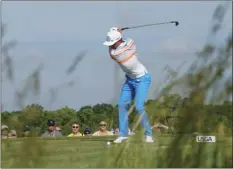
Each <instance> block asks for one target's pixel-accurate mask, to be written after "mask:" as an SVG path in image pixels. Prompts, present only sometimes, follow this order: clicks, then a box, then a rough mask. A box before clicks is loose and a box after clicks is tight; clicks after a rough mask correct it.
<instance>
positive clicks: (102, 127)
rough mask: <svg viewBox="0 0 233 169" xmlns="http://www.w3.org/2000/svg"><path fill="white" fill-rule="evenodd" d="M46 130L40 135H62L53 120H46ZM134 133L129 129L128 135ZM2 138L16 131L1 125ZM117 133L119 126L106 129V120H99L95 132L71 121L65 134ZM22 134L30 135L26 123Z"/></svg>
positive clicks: (70, 135) (10, 135)
mask: <svg viewBox="0 0 233 169" xmlns="http://www.w3.org/2000/svg"><path fill="white" fill-rule="evenodd" d="M47 126H48V127H47V130H46V131H45V132H44V133H42V134H41V137H43V138H45V137H63V136H64V135H62V129H61V127H60V126H58V125H57V124H56V122H55V120H48V122H47ZM132 134H134V133H133V132H132V131H131V130H130V129H129V135H132ZM1 135H2V139H6V138H17V133H16V131H15V130H11V131H9V128H8V126H6V125H2V128H1ZM112 135H119V128H116V129H111V130H108V126H107V122H106V121H101V122H100V123H99V129H98V130H97V131H95V132H92V130H91V129H90V128H85V129H84V130H83V132H80V124H79V123H78V122H73V123H72V125H71V133H70V134H68V135H67V137H80V136H112ZM23 136H24V137H28V136H30V128H29V126H28V125H25V126H24V128H23Z"/></svg>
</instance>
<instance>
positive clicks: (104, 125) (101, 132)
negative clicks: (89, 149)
mask: <svg viewBox="0 0 233 169" xmlns="http://www.w3.org/2000/svg"><path fill="white" fill-rule="evenodd" d="M111 135H113V134H112V133H111V132H110V131H108V130H107V123H106V122H105V121H101V122H100V128H99V130H98V131H96V132H95V133H93V136H111Z"/></svg>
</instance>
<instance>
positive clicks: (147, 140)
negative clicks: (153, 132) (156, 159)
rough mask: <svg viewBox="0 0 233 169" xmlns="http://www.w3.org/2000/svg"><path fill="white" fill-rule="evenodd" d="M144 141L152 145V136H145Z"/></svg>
mask: <svg viewBox="0 0 233 169" xmlns="http://www.w3.org/2000/svg"><path fill="white" fill-rule="evenodd" d="M145 141H146V143H154V140H153V138H152V136H146V137H145Z"/></svg>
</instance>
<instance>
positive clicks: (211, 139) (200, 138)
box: [196, 136, 216, 143]
mask: <svg viewBox="0 0 233 169" xmlns="http://www.w3.org/2000/svg"><path fill="white" fill-rule="evenodd" d="M196 141H197V142H207V143H214V142H216V138H215V136H197V137H196Z"/></svg>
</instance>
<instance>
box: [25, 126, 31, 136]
mask: <svg viewBox="0 0 233 169" xmlns="http://www.w3.org/2000/svg"><path fill="white" fill-rule="evenodd" d="M30 134H31V133H30V128H29V126H28V125H25V126H24V127H23V136H24V137H29V136H30Z"/></svg>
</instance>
